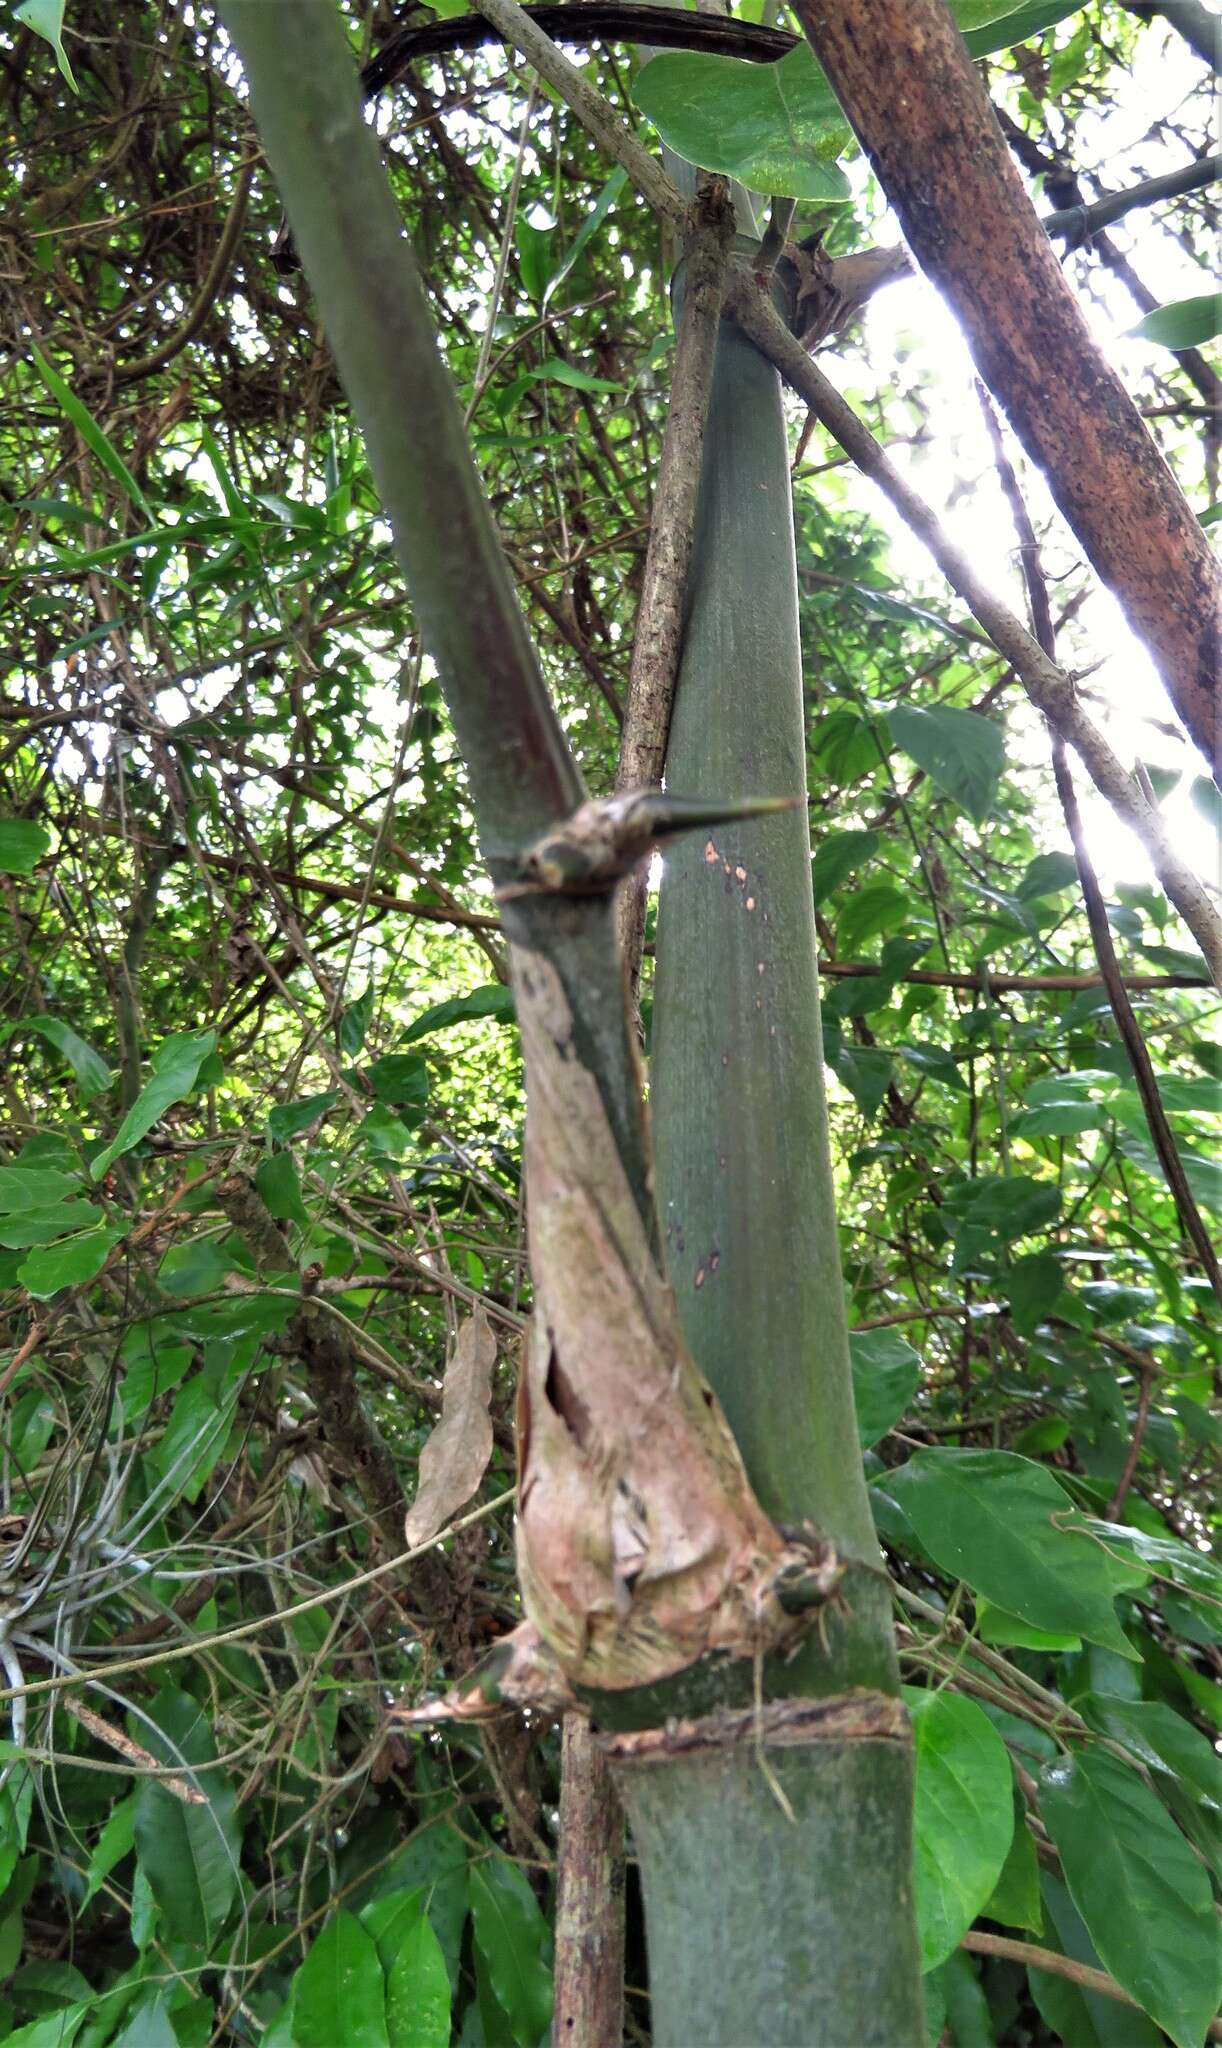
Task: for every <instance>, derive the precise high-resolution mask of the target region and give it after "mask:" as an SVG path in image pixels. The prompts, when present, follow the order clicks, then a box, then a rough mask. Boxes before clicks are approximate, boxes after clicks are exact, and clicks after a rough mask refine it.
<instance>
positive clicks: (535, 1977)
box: [468, 1855, 552, 2048]
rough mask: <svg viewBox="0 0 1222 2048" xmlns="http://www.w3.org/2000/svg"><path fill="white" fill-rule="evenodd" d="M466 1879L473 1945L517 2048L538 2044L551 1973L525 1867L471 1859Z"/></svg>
mask: <svg viewBox="0 0 1222 2048" xmlns="http://www.w3.org/2000/svg"><path fill="white" fill-rule="evenodd" d="M468 1883H469V1887H470V1899H471V1917H472V1922H473V1924H474V1928H475V1944H476V1947H477V1949H478V1950H479V1952H480V1954H481V1955H482V1957H483V1959H484V1962H485V1964H486V1965H487V1968H488V1974H489V1977H490V1978H491V1981H492V1988H493V1990H494V1991H495V1993H496V1996H497V1999H498V2000H499V2002H500V2004H501V2006H502V2008H503V2009H504V2012H505V2014H506V2017H507V2018H508V2020H509V2023H510V2026H511V2027H512V2029H513V2038H514V2040H515V2041H516V2042H517V2044H518V2048H535V2044H536V2043H537V2042H538V2040H539V2037H540V2035H541V2034H542V2033H543V2031H544V2029H545V2027H546V2026H547V2025H548V2022H549V2021H550V2019H551V2016H552V1977H551V1971H550V1969H549V1968H548V1966H547V1964H546V1962H545V1961H544V1952H545V1950H546V1947H547V1943H548V1929H547V1922H546V1920H545V1919H544V1918H543V1915H542V1913H541V1912H540V1910H539V1904H538V1901H537V1899H536V1898H535V1895H534V1893H533V1892H532V1890H531V1888H530V1886H529V1885H528V1884H527V1882H526V1879H525V1878H524V1877H523V1875H522V1873H521V1871H520V1870H519V1869H518V1867H517V1865H516V1864H515V1863H510V1862H509V1860H508V1858H507V1857H505V1856H500V1855H492V1856H489V1857H486V1858H485V1859H484V1861H483V1862H481V1863H473V1864H472V1865H471V1870H470V1876H469V1879H468Z"/></svg>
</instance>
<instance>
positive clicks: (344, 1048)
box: [339, 982, 374, 1060]
mask: <svg viewBox="0 0 1222 2048" xmlns="http://www.w3.org/2000/svg"><path fill="white" fill-rule="evenodd" d="M373 996H374V989H373V983H372V982H370V984H369V986H368V988H366V989H362V991H361V993H360V995H359V996H357V997H356V998H355V1000H354V1001H353V1002H351V1003H349V1005H348V1007H347V1009H346V1010H344V1011H343V1012H342V1014H341V1016H340V1020H339V1049H340V1051H341V1052H342V1053H345V1054H346V1055H347V1057H348V1058H349V1059H350V1060H351V1059H355V1058H356V1055H357V1054H358V1052H359V1051H360V1050H361V1047H362V1046H363V1045H364V1043H365V1034H366V1032H367V1031H368V1029H369V1020H370V1018H371V1017H372V1016H373Z"/></svg>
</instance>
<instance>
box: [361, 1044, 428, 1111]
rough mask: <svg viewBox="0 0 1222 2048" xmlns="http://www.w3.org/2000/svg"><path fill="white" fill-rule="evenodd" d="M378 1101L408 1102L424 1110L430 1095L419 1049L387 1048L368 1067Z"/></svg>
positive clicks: (403, 1103) (407, 1103)
mask: <svg viewBox="0 0 1222 2048" xmlns="http://www.w3.org/2000/svg"><path fill="white" fill-rule="evenodd" d="M368 1074H369V1079H370V1081H371V1082H372V1083H373V1092H374V1094H375V1095H376V1097H377V1099H378V1101H379V1102H389V1103H391V1104H393V1105H394V1106H395V1107H396V1108H398V1107H402V1106H403V1105H407V1106H409V1107H410V1108H412V1109H416V1110H419V1111H420V1112H421V1113H423V1110H424V1106H425V1104H426V1103H427V1101H428V1099H429V1070H428V1068H427V1066H426V1065H425V1062H424V1055H423V1054H422V1053H418V1052H387V1053H383V1055H382V1057H381V1059H380V1060H374V1062H373V1064H372V1065H371V1066H370V1067H369V1069H368Z"/></svg>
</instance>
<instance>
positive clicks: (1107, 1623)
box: [888, 1450, 1138, 1658]
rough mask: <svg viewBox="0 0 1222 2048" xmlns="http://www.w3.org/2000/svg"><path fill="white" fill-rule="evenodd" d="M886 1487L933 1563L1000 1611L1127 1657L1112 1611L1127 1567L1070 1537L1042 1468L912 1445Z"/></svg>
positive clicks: (1074, 1529)
mask: <svg viewBox="0 0 1222 2048" xmlns="http://www.w3.org/2000/svg"><path fill="white" fill-rule="evenodd" d="M888 1491H889V1492H890V1493H891V1494H892V1495H893V1496H894V1498H895V1499H896V1500H897V1501H898V1503H899V1505H900V1507H901V1508H902V1509H903V1511H904V1513H905V1514H906V1515H907V1516H908V1519H909V1521H910V1522H911V1524H912V1526H913V1529H914V1530H915V1531H916V1534H917V1537H918V1539H919V1541H920V1542H921V1543H922V1544H923V1545H924V1547H925V1549H926V1550H927V1551H928V1552H929V1555H930V1557H932V1558H933V1560H934V1563H935V1564H937V1565H938V1566H940V1567H941V1569H942V1570H943V1571H944V1572H948V1573H950V1575H951V1576H952V1577H954V1578H956V1579H963V1580H965V1581H966V1582H967V1584H968V1585H969V1586H972V1587H974V1589H975V1590H976V1591H977V1592H979V1593H983V1594H984V1595H985V1597H986V1599H988V1600H991V1601H992V1602H993V1603H994V1605H995V1606H997V1607H999V1608H1001V1609H1002V1611H1003V1612H1004V1613H1006V1614H1014V1615H1016V1616H1017V1617H1018V1618H1019V1620H1021V1621H1026V1622H1029V1623H1030V1624H1031V1626H1032V1627H1033V1628H1038V1629H1047V1630H1050V1631H1051V1632H1052V1633H1053V1634H1058V1635H1060V1634H1063V1635H1081V1636H1085V1637H1086V1638H1087V1640H1088V1641H1089V1642H1093V1643H1101V1644H1102V1645H1103V1647H1104V1648H1105V1649H1109V1650H1115V1651H1116V1653H1117V1655H1118V1656H1121V1657H1127V1658H1136V1656H1137V1652H1136V1651H1135V1650H1134V1649H1133V1647H1132V1645H1131V1644H1130V1642H1129V1640H1128V1638H1127V1637H1126V1636H1125V1634H1124V1632H1123V1630H1122V1629H1121V1627H1120V1625H1119V1623H1118V1621H1117V1620H1116V1616H1115V1613H1114V1611H1113V1607H1112V1602H1113V1600H1114V1599H1115V1597H1116V1595H1117V1593H1119V1592H1121V1591H1123V1590H1124V1589H1125V1588H1126V1587H1131V1586H1132V1585H1133V1584H1134V1583H1137V1582H1138V1581H1137V1577H1136V1570H1130V1569H1129V1568H1128V1566H1127V1564H1126V1563H1125V1562H1124V1561H1122V1560H1118V1559H1114V1558H1112V1557H1111V1556H1109V1555H1108V1554H1107V1553H1106V1552H1105V1551H1104V1549H1103V1547H1102V1546H1101V1545H1100V1544H1098V1543H1093V1542H1090V1541H1089V1540H1088V1539H1087V1538H1086V1537H1085V1536H1084V1535H1083V1534H1082V1533H1080V1532H1081V1530H1082V1529H1083V1527H1084V1526H1085V1525H1084V1523H1083V1520H1082V1517H1080V1516H1079V1515H1078V1514H1077V1512H1076V1510H1075V1509H1074V1508H1073V1507H1072V1506H1071V1504H1070V1501H1069V1499H1068V1496H1067V1495H1066V1494H1065V1493H1064V1491H1063V1490H1062V1488H1061V1487H1060V1486H1059V1485H1058V1483H1057V1481H1056V1480H1055V1479H1054V1478H1053V1476H1052V1473H1051V1472H1049V1471H1048V1470H1047V1469H1046V1467H1044V1466H1043V1465H1036V1464H1033V1463H1032V1462H1031V1461H1030V1460H1029V1459H1027V1458H1019V1457H1016V1456H1015V1455H1014V1453H1013V1452H1011V1451H950V1450H947V1451H942V1450H937V1451H932V1450H931V1451H917V1452H916V1453H915V1455H914V1456H913V1457H911V1458H910V1459H909V1460H908V1463H907V1464H906V1465H903V1466H901V1468H900V1469H899V1471H898V1472H892V1473H890V1474H889V1476H888Z"/></svg>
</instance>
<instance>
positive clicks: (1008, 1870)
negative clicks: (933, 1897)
mask: <svg viewBox="0 0 1222 2048" xmlns="http://www.w3.org/2000/svg"><path fill="white" fill-rule="evenodd" d="M1013 1797H1014V1833H1013V1835H1012V1837H1011V1839H1010V1847H1009V1849H1008V1850H1007V1852H1006V1860H1005V1862H1004V1863H1003V1864H1002V1866H1001V1874H1000V1876H999V1877H998V1879H997V1883H996V1884H995V1885H994V1887H993V1889H992V1891H991V1892H990V1894H989V1896H988V1899H987V1900H986V1902H985V1905H984V1907H983V1909H982V1910H983V1917H984V1918H985V1919H986V1920H1000V1921H1001V1924H1002V1926H1003V1927H1026V1928H1028V1929H1029V1930H1030V1932H1031V1933H1032V1934H1039V1933H1040V1932H1041V1931H1042V1929H1043V1925H1044V1914H1043V1908H1042V1907H1041V1905H1040V1867H1039V1864H1038V1862H1037V1861H1036V1855H1035V1842H1034V1840H1033V1838H1032V1834H1031V1830H1030V1828H1029V1827H1028V1826H1027V1822H1026V1814H1025V1808H1024V1806H1023V1802H1022V1800H1021V1799H1020V1797H1019V1795H1018V1792H1017V1790H1016V1791H1015V1792H1014V1795H1013Z"/></svg>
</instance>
